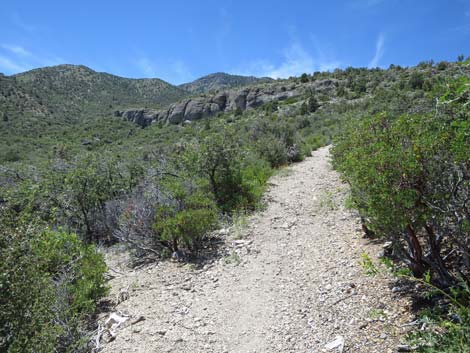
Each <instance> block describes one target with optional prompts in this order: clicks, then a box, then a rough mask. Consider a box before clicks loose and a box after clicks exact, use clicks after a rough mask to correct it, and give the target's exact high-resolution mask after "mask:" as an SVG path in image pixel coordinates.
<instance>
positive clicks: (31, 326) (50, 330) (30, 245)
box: [0, 228, 107, 353]
mask: <svg viewBox="0 0 470 353" xmlns="http://www.w3.org/2000/svg"><path fill="white" fill-rule="evenodd" d="M0 258H1V261H0V337H1V339H0V350H1V351H2V352H9V353H13V352H15V353H16V352H18V353H19V352H44V353H48V352H69V351H70V352H71V351H73V352H82V351H83V352H85V351H87V343H88V339H87V336H86V331H87V325H88V323H87V320H88V318H89V316H90V315H91V314H93V312H94V310H95V306H96V302H97V301H98V300H99V299H100V298H101V297H102V296H104V295H105V294H106V292H107V288H106V286H105V279H104V273H105V272H106V266H105V263H104V260H103V257H102V256H101V254H99V253H97V252H96V250H95V248H94V247H93V246H89V245H84V244H83V243H81V242H80V240H79V239H78V238H77V236H76V235H74V234H69V233H65V232H62V231H50V230H46V231H34V230H32V229H31V228H16V229H6V228H2V229H1V230H0Z"/></svg>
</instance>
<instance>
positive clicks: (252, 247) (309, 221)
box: [104, 148, 409, 353]
mask: <svg viewBox="0 0 470 353" xmlns="http://www.w3.org/2000/svg"><path fill="white" fill-rule="evenodd" d="M271 183H272V186H271V188H270V190H269V191H268V193H267V195H266V200H267V206H266V209H265V210H264V211H261V212H259V213H257V214H255V215H253V216H251V217H250V218H249V219H248V221H247V224H246V226H245V227H243V228H242V229H239V228H237V227H232V228H231V229H230V233H229V235H226V236H224V238H225V239H226V242H225V244H226V245H225V252H226V254H227V255H226V256H223V257H220V258H216V259H214V261H212V262H211V263H208V264H206V265H205V266H203V267H202V268H197V267H195V266H193V265H182V264H179V263H172V262H162V263H159V264H156V265H151V266H149V267H145V268H142V269H139V270H135V271H132V270H129V269H126V268H125V267H119V263H117V262H116V257H115V256H111V258H110V263H111V266H112V267H113V268H114V269H115V270H117V271H119V272H122V274H117V273H113V275H115V276H116V278H114V279H113V280H112V281H111V285H112V287H113V293H115V294H113V297H114V295H116V293H117V292H118V291H119V290H120V289H121V288H127V287H128V288H129V294H130V296H129V299H127V300H125V301H123V302H122V303H120V304H119V305H118V306H117V308H116V310H119V311H120V312H122V313H125V314H127V315H130V316H131V317H132V319H131V320H128V325H123V326H122V327H121V328H119V329H118V330H117V337H116V339H115V340H113V341H111V342H109V343H107V344H106V345H105V346H104V352H192V353H195V352H269V353H271V352H327V351H331V352H340V351H341V347H337V348H332V349H331V350H328V348H325V345H327V344H328V343H330V342H332V341H334V340H335V339H338V340H337V342H340V341H341V340H342V339H344V342H345V345H344V352H396V347H397V344H398V343H399V337H400V335H401V334H402V332H403V330H404V328H402V324H403V323H404V322H406V321H408V320H409V317H408V314H407V313H406V306H407V303H406V300H405V299H404V298H401V297H400V295H399V294H400V293H394V294H392V291H391V289H390V286H391V285H392V282H391V281H390V280H389V279H387V278H386V277H383V276H378V277H377V276H376V277H368V276H366V275H365V274H364V269H363V268H362V267H361V266H360V265H359V262H360V259H361V254H362V253H363V252H366V253H368V254H370V255H371V257H372V258H375V257H376V254H377V253H378V252H379V251H380V250H381V245H380V244H379V245H372V244H370V243H369V242H367V241H366V240H364V239H362V234H361V231H360V225H359V223H358V220H357V217H356V216H355V215H353V214H352V213H350V212H349V211H347V210H345V209H344V206H343V204H344V197H345V186H344V185H343V184H342V183H341V182H340V181H339V179H338V175H337V174H336V172H334V171H333V170H332V169H331V166H330V161H329V149H328V148H322V149H320V150H318V151H316V152H314V153H313V155H312V157H309V158H307V159H306V160H305V161H303V162H301V163H298V164H295V165H293V166H292V167H290V168H289V169H286V170H285V171H284V172H281V173H280V174H279V175H277V176H276V177H274V178H273V179H272V180H271ZM239 238H241V239H239ZM113 258H114V260H113ZM140 315H143V316H144V317H145V320H143V321H140V322H138V323H135V324H130V322H132V321H133V320H135V318H138V317H139V316H140ZM338 336H341V338H339V337H338Z"/></svg>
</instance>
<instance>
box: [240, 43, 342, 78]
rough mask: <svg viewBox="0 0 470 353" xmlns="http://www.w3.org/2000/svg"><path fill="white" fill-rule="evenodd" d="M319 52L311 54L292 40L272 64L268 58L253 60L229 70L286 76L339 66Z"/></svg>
mask: <svg viewBox="0 0 470 353" xmlns="http://www.w3.org/2000/svg"><path fill="white" fill-rule="evenodd" d="M316 51H317V52H318V53H319V54H318V55H317V56H314V55H312V54H311V53H310V52H309V51H308V50H307V49H305V47H304V46H303V45H302V44H301V43H300V42H299V41H293V42H292V43H291V45H290V46H288V47H287V48H285V49H284V50H283V51H282V60H281V62H280V63H279V64H274V63H273V62H271V61H268V60H255V61H253V62H251V63H249V64H248V65H246V66H245V67H243V68H241V69H235V70H231V71H232V72H233V73H236V74H241V75H250V76H251V75H253V76H258V77H264V76H267V77H271V78H288V77H290V76H299V75H301V74H303V73H304V72H305V73H313V72H314V71H330V70H333V69H335V68H337V67H340V66H341V63H340V62H339V61H336V60H325V57H324V55H323V53H322V52H321V50H318V48H317V50H316Z"/></svg>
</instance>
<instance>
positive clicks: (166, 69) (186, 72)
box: [135, 56, 194, 84]
mask: <svg viewBox="0 0 470 353" xmlns="http://www.w3.org/2000/svg"><path fill="white" fill-rule="evenodd" d="M135 64H136V66H137V67H138V69H139V70H140V72H141V73H142V74H143V75H144V77H147V78H160V79H162V80H165V81H168V82H171V83H173V84H180V83H184V82H188V81H191V80H193V79H194V75H193V74H192V73H191V71H190V69H189V67H188V66H187V65H186V64H185V62H184V61H182V60H173V61H171V62H169V63H166V64H157V63H156V62H154V61H152V60H150V59H149V58H148V57H147V56H141V57H140V58H139V59H138V60H137V61H136V62H135Z"/></svg>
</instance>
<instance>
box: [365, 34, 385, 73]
mask: <svg viewBox="0 0 470 353" xmlns="http://www.w3.org/2000/svg"><path fill="white" fill-rule="evenodd" d="M384 52H385V37H384V35H383V34H382V33H380V35H379V38H378V39H377V42H376V43H375V54H374V57H373V58H372V60H371V61H370V62H369V65H368V66H369V68H375V67H377V66H379V62H380V59H382V57H383V55H384Z"/></svg>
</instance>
